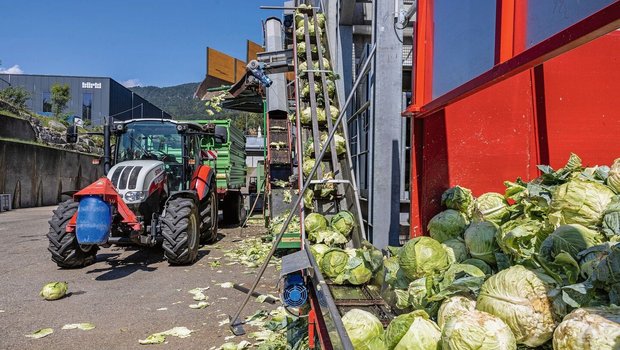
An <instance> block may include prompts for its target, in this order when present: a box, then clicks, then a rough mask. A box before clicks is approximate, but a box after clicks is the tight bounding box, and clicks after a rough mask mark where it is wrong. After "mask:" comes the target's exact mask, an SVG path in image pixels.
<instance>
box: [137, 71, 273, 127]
mask: <svg viewBox="0 0 620 350" xmlns="http://www.w3.org/2000/svg"><path fill="white" fill-rule="evenodd" d="M199 84H200V83H186V84H181V85H176V86H166V87H157V86H136V87H132V88H130V90H131V91H133V92H135V93H137V94H138V95H140V96H142V97H144V98H145V99H146V100H148V101H149V102H151V103H152V104H154V105H156V106H157V107H159V108H161V109H163V110H164V111H166V112H168V113H169V114H170V115H172V116H173V117H174V118H176V119H225V118H231V119H233V120H234V124H235V126H237V127H238V128H239V129H241V130H244V131H245V133H246V134H255V133H256V130H257V128H258V126H259V125H262V124H263V116H262V114H255V113H247V112H237V111H231V110H223V111H222V112H220V113H217V114H216V115H214V116H210V115H208V114H207V112H206V110H207V108H206V106H205V101H200V100H198V99H195V98H194V92H195V91H196V89H197V88H198V85H199Z"/></svg>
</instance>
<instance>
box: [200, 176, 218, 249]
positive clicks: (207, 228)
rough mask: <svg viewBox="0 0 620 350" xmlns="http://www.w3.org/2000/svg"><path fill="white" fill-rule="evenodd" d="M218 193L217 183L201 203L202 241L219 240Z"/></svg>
mask: <svg viewBox="0 0 620 350" xmlns="http://www.w3.org/2000/svg"><path fill="white" fill-rule="evenodd" d="M217 202H218V200H217V193H216V192H215V183H213V184H212V185H211V190H209V193H208V194H207V197H206V198H205V199H204V200H203V202H202V203H201V204H200V208H201V209H200V222H201V224H200V243H202V244H207V243H214V242H215V241H216V240H217V216H218V214H217Z"/></svg>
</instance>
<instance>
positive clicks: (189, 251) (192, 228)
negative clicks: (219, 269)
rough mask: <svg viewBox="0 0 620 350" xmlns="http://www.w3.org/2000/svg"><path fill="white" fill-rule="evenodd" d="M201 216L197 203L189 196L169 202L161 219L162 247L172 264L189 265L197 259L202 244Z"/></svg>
mask: <svg viewBox="0 0 620 350" xmlns="http://www.w3.org/2000/svg"><path fill="white" fill-rule="evenodd" d="M199 230H200V227H199V218H198V209H197V208H196V203H195V202H194V201H193V200H191V199H187V198H175V199H172V200H170V201H169V202H168V206H167V207H166V213H165V215H164V216H163V217H162V219H161V234H162V236H163V237H164V241H163V244H162V248H164V255H165V256H166V258H167V259H168V263H169V264H171V265H187V264H191V263H193V262H194V261H195V260H196V257H197V256H198V246H199V244H200V242H199V241H200V237H199V236H200V234H199Z"/></svg>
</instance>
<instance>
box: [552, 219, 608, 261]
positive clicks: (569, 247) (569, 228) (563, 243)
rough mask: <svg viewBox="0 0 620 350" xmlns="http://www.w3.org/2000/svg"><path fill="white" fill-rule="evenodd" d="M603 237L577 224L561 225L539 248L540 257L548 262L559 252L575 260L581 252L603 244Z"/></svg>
mask: <svg viewBox="0 0 620 350" xmlns="http://www.w3.org/2000/svg"><path fill="white" fill-rule="evenodd" d="M603 239H604V238H603V235H602V234H600V233H599V232H597V231H594V230H590V229H588V228H586V227H584V226H582V225H579V224H568V225H561V226H560V227H558V228H556V229H555V231H553V233H551V234H550V235H549V236H548V237H547V238H545V240H544V241H543V243H542V245H541V246H540V255H541V256H542V257H543V258H545V259H547V260H548V261H553V259H554V258H555V257H556V256H557V255H558V254H560V253H561V252H566V253H568V254H570V256H572V257H573V259H577V254H578V253H579V252H581V251H582V250H586V249H588V248H590V247H593V246H595V245H598V244H601V243H603Z"/></svg>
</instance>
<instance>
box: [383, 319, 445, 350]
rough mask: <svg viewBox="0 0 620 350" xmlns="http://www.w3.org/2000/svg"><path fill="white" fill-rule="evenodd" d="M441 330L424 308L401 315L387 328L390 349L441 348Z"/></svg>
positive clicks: (388, 347)
mask: <svg viewBox="0 0 620 350" xmlns="http://www.w3.org/2000/svg"><path fill="white" fill-rule="evenodd" d="M440 340H441V331H440V330H439V327H437V324H435V322H433V321H431V320H430V318H429V316H428V314H427V313H426V312H424V311H422V310H416V311H414V312H411V313H408V314H404V315H399V316H397V317H396V318H394V319H393V320H392V322H390V324H389V325H388V327H387V329H386V330H385V345H386V348H387V349H389V350H392V349H394V350H436V349H437V350H439V349H441V348H440V346H439V341H440Z"/></svg>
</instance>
